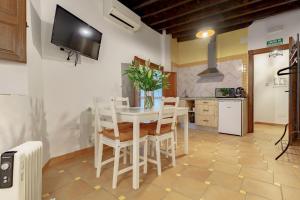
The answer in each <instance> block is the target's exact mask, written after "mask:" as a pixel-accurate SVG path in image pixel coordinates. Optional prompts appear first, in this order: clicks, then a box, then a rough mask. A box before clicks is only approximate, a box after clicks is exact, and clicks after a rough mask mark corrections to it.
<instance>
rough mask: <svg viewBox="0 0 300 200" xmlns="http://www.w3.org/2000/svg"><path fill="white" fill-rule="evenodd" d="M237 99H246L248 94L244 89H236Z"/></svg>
mask: <svg viewBox="0 0 300 200" xmlns="http://www.w3.org/2000/svg"><path fill="white" fill-rule="evenodd" d="M235 97H239V98H245V97H246V92H245V90H244V88H242V87H238V88H236V89H235Z"/></svg>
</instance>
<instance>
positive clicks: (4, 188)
mask: <svg viewBox="0 0 300 200" xmlns="http://www.w3.org/2000/svg"><path fill="white" fill-rule="evenodd" d="M42 148H43V145H42V142H39V141H32V142H26V143H24V144H22V145H20V146H18V147H15V148H13V149H12V150H10V151H7V152H4V153H2V154H1V160H0V199H1V200H2V199H3V200H4V199H5V200H41V199H42V164H43V163H42V161H43V160H42V154H43V153H42Z"/></svg>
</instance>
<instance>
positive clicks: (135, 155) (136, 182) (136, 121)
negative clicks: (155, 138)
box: [132, 117, 140, 190]
mask: <svg viewBox="0 0 300 200" xmlns="http://www.w3.org/2000/svg"><path fill="white" fill-rule="evenodd" d="M139 136H140V122H139V119H138V117H135V119H134V122H133V153H132V154H133V159H132V167H133V169H132V172H133V177H132V186H133V189H135V190H137V189H139V183H140V181H139V180H140V174H139V172H140V170H139V161H140V158H139V156H140V154H139V149H140V147H139V145H140V143H139V138H140V137H139Z"/></svg>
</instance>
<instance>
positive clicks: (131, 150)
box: [129, 146, 133, 164]
mask: <svg viewBox="0 0 300 200" xmlns="http://www.w3.org/2000/svg"><path fill="white" fill-rule="evenodd" d="M129 151H130V155H129V160H130V164H132V155H133V147H132V146H130V147H129Z"/></svg>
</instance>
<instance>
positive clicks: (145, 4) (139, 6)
mask: <svg viewBox="0 0 300 200" xmlns="http://www.w3.org/2000/svg"><path fill="white" fill-rule="evenodd" d="M158 1H160V0H147V1H144V2H142V3H141V4H138V5H136V6H133V7H132V10H134V11H136V10H139V9H142V8H145V7H148V6H151V5H152V4H154V3H157V2H158Z"/></svg>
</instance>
